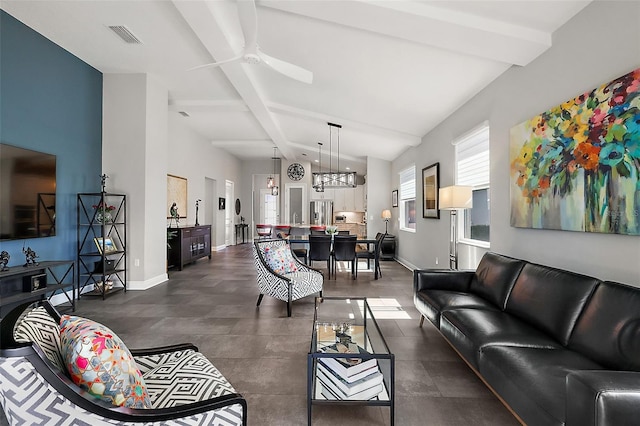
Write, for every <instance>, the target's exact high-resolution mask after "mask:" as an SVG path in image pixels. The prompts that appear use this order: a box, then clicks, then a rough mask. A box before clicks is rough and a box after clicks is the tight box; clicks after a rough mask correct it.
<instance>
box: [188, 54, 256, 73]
mask: <svg viewBox="0 0 640 426" xmlns="http://www.w3.org/2000/svg"><path fill="white" fill-rule="evenodd" d="M243 57H244V55H239V56H236V57H235V58H231V59H225V60H224V61H220V62H212V63H210V64H204V65H198V66H197V67H193V68H189V69H188V70H187V71H193V70H198V69H200V68H208V67H217V66H220V65H222V64H227V63H229V62H233V61H239V60H241V59H242V58H243Z"/></svg>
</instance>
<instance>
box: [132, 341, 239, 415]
mask: <svg viewBox="0 0 640 426" xmlns="http://www.w3.org/2000/svg"><path fill="white" fill-rule="evenodd" d="M144 380H145V383H146V384H147V390H148V391H149V397H150V398H151V403H152V405H153V408H169V407H175V406H177V405H183V404H191V403H194V402H198V401H204V400H207V399H211V398H217V397H219V396H222V395H228V394H233V393H235V392H236V391H235V389H234V388H233V386H231V384H230V383H229V382H228V381H227V379H225V377H224V376H223V375H222V374H221V373H220V372H219V371H218V370H217V369H216V368H215V367H214V366H213V364H211V362H209V360H208V359H207V358H206V357H205V356H204V355H202V354H201V353H200V352H193V351H192V352H191V353H187V354H185V356H182V357H180V358H177V359H175V360H174V361H171V362H167V363H165V364H162V365H159V366H157V367H156V368H154V369H152V370H149V371H147V372H146V373H145V374H144Z"/></svg>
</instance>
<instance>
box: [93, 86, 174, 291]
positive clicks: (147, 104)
mask: <svg viewBox="0 0 640 426" xmlns="http://www.w3.org/2000/svg"><path fill="white" fill-rule="evenodd" d="M167 96H168V95H167V89H166V88H164V87H163V86H162V85H161V84H159V83H158V82H156V81H154V79H153V78H151V77H150V76H148V75H146V74H105V75H104V78H103V144H102V170H103V172H104V173H106V174H107V175H109V179H108V180H107V192H112V193H121V194H126V195H127V216H128V217H127V251H128V252H127V262H128V268H129V269H128V276H127V280H128V281H129V282H128V286H129V287H128V288H131V289H144V288H148V287H150V286H153V285H155V284H158V283H160V282H162V281H165V280H166V278H167V275H166V243H165V241H166V236H165V234H164V232H163V228H164V226H165V219H164V217H165V210H166V206H165V205H166V166H165V165H166V157H167V103H168V102H167ZM98 174H99V173H98V172H96V175H98ZM136 259H137V260H138V261H139V264H138V265H136V262H135V260H136Z"/></svg>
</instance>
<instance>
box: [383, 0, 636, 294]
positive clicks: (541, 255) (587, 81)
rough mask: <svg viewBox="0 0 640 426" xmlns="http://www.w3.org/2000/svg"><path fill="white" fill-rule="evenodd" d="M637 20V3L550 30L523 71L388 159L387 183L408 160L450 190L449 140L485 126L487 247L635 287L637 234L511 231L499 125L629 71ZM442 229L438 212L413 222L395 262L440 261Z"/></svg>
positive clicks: (602, 8) (503, 128)
mask: <svg viewBox="0 0 640 426" xmlns="http://www.w3.org/2000/svg"><path fill="white" fill-rule="evenodd" d="M639 23H640V3H636V2H625V1H607V2H594V3H592V4H590V5H589V6H588V7H586V8H585V9H584V10H583V11H582V12H580V13H579V14H578V15H577V16H576V17H574V18H573V19H572V20H571V21H569V22H568V23H567V24H566V25H564V26H563V27H562V28H560V29H559V30H558V31H556V33H555V34H554V36H553V47H552V48H551V49H549V50H548V51H547V52H545V53H544V54H543V55H541V56H540V57H539V58H538V59H537V60H535V61H533V62H532V63H531V64H529V65H528V66H526V67H513V68H511V69H510V70H508V71H507V72H506V73H504V74H503V75H502V76H501V77H499V78H498V79H496V80H495V81H494V82H493V83H492V84H491V85H490V86H489V87H487V88H486V89H485V90H483V91H482V92H480V93H479V94H478V95H477V96H475V97H474V98H473V99H471V100H470V101H469V102H467V103H466V104H465V105H464V106H462V107H461V108H460V109H459V110H458V111H456V112H455V113H453V114H452V115H451V116H450V117H449V118H448V119H447V120H445V121H444V122H443V123H442V124H440V125H439V126H438V127H437V128H435V129H434V130H433V131H431V132H430V133H428V134H427V135H425V136H424V137H423V140H422V144H421V145H420V146H418V147H416V148H414V149H410V150H408V151H407V152H405V153H404V154H403V155H401V156H400V157H399V158H397V159H396V160H395V161H394V162H393V167H392V173H391V176H392V179H394V185H396V186H397V175H396V174H397V171H399V170H401V169H403V168H404V167H406V166H407V165H408V164H410V163H412V162H414V161H415V163H416V169H417V171H420V170H421V169H422V167H425V166H426V165H429V164H431V163H434V162H436V161H438V162H440V179H441V182H440V184H441V186H447V185H452V184H453V183H454V180H453V160H454V149H453V146H452V145H451V144H450V142H451V141H452V140H454V139H456V137H458V136H460V135H462V134H464V133H465V132H467V131H468V130H470V129H472V128H473V127H474V126H476V125H478V124H479V123H481V122H482V121H484V120H488V121H489V125H490V127H491V136H490V138H491V251H494V252H498V253H503V254H506V255H510V256H514V257H518V258H523V259H526V260H530V261H533V262H537V263H541V264H545V265H551V266H556V267H559V268H563V269H568V270H572V271H576V272H580V273H584V274H588V275H592V276H595V277H598V278H602V279H610V280H615V281H621V282H625V283H628V284H631V285H636V286H640V269H639V268H638V262H639V261H640V237H638V236H624V235H606V234H595V233H579V232H564V231H550V230H533V229H519V228H512V227H511V226H510V204H509V203H510V201H509V129H510V128H511V127H513V126H514V125H516V124H519V123H521V122H522V121H524V120H526V119H529V118H531V117H533V116H534V115H536V114H539V113H540V112H542V111H545V110H547V109H549V108H550V107H553V106H555V105H558V104H560V103H562V102H564V101H566V100H569V99H572V98H574V97H575V96H577V95H579V94H581V93H584V92H585V91H587V90H591V89H593V88H595V87H597V86H599V85H601V84H603V83H606V82H608V81H610V80H612V79H614V78H616V77H619V76H621V75H624V74H625V73H627V72H629V71H631V70H633V69H635V68H637V67H639V66H640V25H638V24H639ZM470 72H472V70H470ZM420 192H421V191H419V193H420ZM448 229H449V221H448V218H447V216H446V215H441V219H440V220H429V219H422V218H420V219H419V220H418V224H417V232H416V234H413V235H411V234H408V233H405V232H402V231H400V232H399V235H400V241H399V245H398V250H399V257H400V258H402V259H404V260H406V261H407V262H408V263H411V264H414V265H416V266H419V267H433V266H435V257H436V256H438V257H440V259H443V258H444V256H446V255H447V253H448V248H447V240H448ZM463 256H464V257H463ZM469 256H473V257H476V258H477V257H478V254H477V253H476V252H475V251H473V250H472V251H468V250H462V251H461V267H465V266H467V265H468V264H469V263H472V262H469V260H470V259H469ZM473 260H476V259H473ZM445 265H446V264H445ZM439 266H443V262H442V260H441V261H440V265H439Z"/></svg>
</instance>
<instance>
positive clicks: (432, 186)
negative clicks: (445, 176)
mask: <svg viewBox="0 0 640 426" xmlns="http://www.w3.org/2000/svg"><path fill="white" fill-rule="evenodd" d="M439 189H440V163H434V164H432V165H430V166H428V167H425V168H424V169H422V217H424V218H428V219H440V209H439V208H438V207H439V203H438V190H439Z"/></svg>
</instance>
